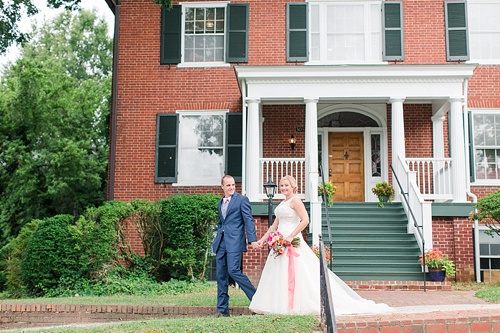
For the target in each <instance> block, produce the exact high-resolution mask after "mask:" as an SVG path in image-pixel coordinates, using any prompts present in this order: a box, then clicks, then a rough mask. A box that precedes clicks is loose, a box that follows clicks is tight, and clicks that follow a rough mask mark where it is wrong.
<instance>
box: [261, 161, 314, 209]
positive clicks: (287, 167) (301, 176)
mask: <svg viewBox="0 0 500 333" xmlns="http://www.w3.org/2000/svg"><path fill="white" fill-rule="evenodd" d="M259 161H260V175H261V177H260V179H261V182H262V183H261V184H260V185H261V186H260V188H261V189H263V185H264V184H265V183H266V182H267V180H268V179H269V178H271V180H272V181H273V182H275V183H278V182H279V181H280V179H281V178H282V177H284V176H286V175H290V176H292V177H294V178H295V179H296V180H297V187H298V194H297V196H298V197H299V198H301V199H304V198H305V193H306V159H305V158H261V159H259ZM262 191H263V190H262ZM278 192H279V191H278ZM261 196H262V198H266V195H265V193H264V192H262V193H261ZM279 196H280V195H277V197H279Z"/></svg>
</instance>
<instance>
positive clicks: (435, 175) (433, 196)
mask: <svg viewBox="0 0 500 333" xmlns="http://www.w3.org/2000/svg"><path fill="white" fill-rule="evenodd" d="M405 160H406V164H407V165H408V169H409V170H411V171H414V172H416V184H417V186H418V188H419V189H420V193H421V194H422V196H423V197H424V199H426V200H444V201H447V200H452V199H453V193H452V183H451V158H411V157H409V158H406V159H405Z"/></svg>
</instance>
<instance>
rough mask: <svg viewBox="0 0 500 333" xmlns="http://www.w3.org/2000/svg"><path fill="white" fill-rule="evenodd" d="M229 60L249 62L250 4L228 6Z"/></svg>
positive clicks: (227, 55) (227, 54) (227, 58)
mask: <svg viewBox="0 0 500 333" xmlns="http://www.w3.org/2000/svg"><path fill="white" fill-rule="evenodd" d="M226 61H227V62H248V4H229V5H228V6H227V53H226Z"/></svg>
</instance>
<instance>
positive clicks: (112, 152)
mask: <svg viewBox="0 0 500 333" xmlns="http://www.w3.org/2000/svg"><path fill="white" fill-rule="evenodd" d="M113 13H114V14H115V30H114V36H113V74H112V75H113V79H112V87H111V124H110V127H111V137H110V140H109V141H110V142H109V165H108V174H109V180H108V181H109V183H108V200H109V201H111V200H114V198H115V166H116V118H117V116H116V110H117V97H118V39H119V36H120V5H119V4H116V5H115V7H114V11H113Z"/></svg>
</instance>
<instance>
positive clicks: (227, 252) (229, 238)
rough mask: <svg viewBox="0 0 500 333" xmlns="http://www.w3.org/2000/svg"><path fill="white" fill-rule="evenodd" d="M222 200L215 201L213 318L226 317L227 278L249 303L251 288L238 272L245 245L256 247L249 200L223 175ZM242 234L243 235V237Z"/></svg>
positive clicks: (227, 310) (229, 178)
mask: <svg viewBox="0 0 500 333" xmlns="http://www.w3.org/2000/svg"><path fill="white" fill-rule="evenodd" d="M221 187H222V190H223V191H224V197H223V198H222V199H221V200H220V201H219V204H218V206H219V224H218V228H217V236H215V240H214V242H213V244H212V247H213V251H214V253H215V263H216V275H217V316H229V294H228V286H229V276H231V278H232V279H233V280H234V281H235V282H236V283H237V284H238V285H239V286H240V288H241V289H242V290H243V292H244V293H245V294H246V295H247V297H248V299H250V300H252V297H253V295H254V294H255V287H254V286H253V285H252V283H251V282H250V280H249V279H248V277H247V276H246V275H245V274H243V272H242V270H241V262H242V260H241V259H242V257H243V252H246V251H247V242H248V244H250V245H251V246H252V248H254V249H258V248H260V246H259V244H258V242H257V235H256V233H255V224H254V219H253V216H252V208H251V206H250V200H248V198H247V197H245V196H243V195H241V194H238V193H237V192H236V185H235V183H234V178H233V177H232V176H229V175H225V176H224V177H222V180H221ZM245 234H246V235H245Z"/></svg>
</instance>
